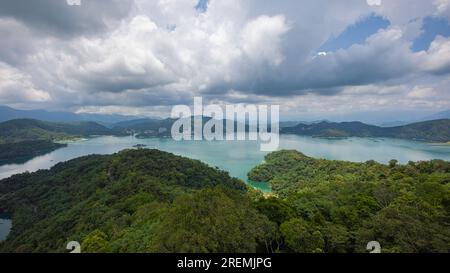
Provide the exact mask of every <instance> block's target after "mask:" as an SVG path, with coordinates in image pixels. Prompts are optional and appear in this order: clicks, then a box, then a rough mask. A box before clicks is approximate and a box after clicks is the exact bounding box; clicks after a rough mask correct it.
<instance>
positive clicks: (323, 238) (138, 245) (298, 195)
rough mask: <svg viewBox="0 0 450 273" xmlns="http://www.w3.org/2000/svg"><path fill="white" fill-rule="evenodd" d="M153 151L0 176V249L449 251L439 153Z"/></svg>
mask: <svg viewBox="0 0 450 273" xmlns="http://www.w3.org/2000/svg"><path fill="white" fill-rule="evenodd" d="M249 177H250V178H251V179H253V180H259V181H269V182H271V183H272V187H273V190H274V194H273V196H272V197H268V196H263V194H262V193H260V192H258V191H256V190H254V189H251V188H248V187H247V186H246V185H245V184H244V183H243V182H242V181H240V180H238V179H234V178H231V177H230V176H229V175H228V173H226V172H223V171H220V170H218V169H216V168H211V167H209V166H207V165H205V164H203V163H201V162H200V161H196V160H191V159H187V158H183V157H179V156H175V155H173V154H170V153H166V152H161V151H158V150H147V149H139V150H125V151H122V152H120V153H118V154H114V155H105V156H98V155H93V156H87V157H82V158H78V159H74V160H72V161H69V162H66V163H60V164H58V165H56V166H55V167H54V168H52V169H51V170H45V171H39V172H36V173H33V174H29V173H25V174H21V175H16V176H13V177H11V178H8V179H5V180H2V181H0V213H9V214H12V215H13V229H12V231H11V233H10V235H9V237H8V239H7V240H6V241H4V242H3V243H0V252H65V251H67V250H66V249H65V247H66V244H67V242H69V241H79V242H81V244H82V251H83V252H181V253H189V252H202V253H203V252H205V253H208V252H220V253H223V252H225V253H228V252H238V253H246V252H251V253H254V252H262V253H267V252H269V253H272V252H281V253H286V252H314V253H322V252H366V249H365V248H366V245H367V243H368V242H369V241H373V240H376V241H379V242H380V243H381V245H382V247H383V251H384V252H448V251H449V250H450V229H449V224H450V188H449V181H450V163H448V162H444V161H438V160H437V161H430V162H420V163H412V162H411V163H409V164H407V165H399V164H397V162H396V161H392V162H390V164H389V165H382V164H378V163H375V162H367V163H350V162H342V161H328V160H320V159H313V158H309V157H306V156H304V155H303V154H301V153H299V152H296V151H282V152H276V153H273V154H270V155H268V156H267V158H266V162H265V163H264V164H262V165H261V166H258V167H256V168H255V169H254V170H252V171H251V172H250V174H249Z"/></svg>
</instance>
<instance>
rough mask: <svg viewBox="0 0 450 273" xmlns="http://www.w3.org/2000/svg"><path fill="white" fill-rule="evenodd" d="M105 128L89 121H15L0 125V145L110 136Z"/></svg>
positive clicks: (108, 130) (109, 131)
mask: <svg viewBox="0 0 450 273" xmlns="http://www.w3.org/2000/svg"><path fill="white" fill-rule="evenodd" d="M110 134H112V131H111V130H110V129H108V128H107V127H105V126H103V125H100V124H98V123H95V122H91V121H80V122H70V123H56V122H48V121H40V120H34V119H16V120H10V121H6V122H3V123H0V143H17V142H23V141H36V140H47V141H53V140H60V139H64V138H70V137H74V136H90V135H110Z"/></svg>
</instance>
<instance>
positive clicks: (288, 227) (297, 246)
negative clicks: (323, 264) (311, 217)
mask: <svg viewBox="0 0 450 273" xmlns="http://www.w3.org/2000/svg"><path fill="white" fill-rule="evenodd" d="M280 230H281V234H282V235H283V236H284V240H285V242H286V245H287V246H288V247H289V249H290V250H291V251H293V252H297V253H311V252H314V253H321V252H323V249H324V245H325V242H324V239H323V237H322V233H321V232H320V231H318V230H313V229H311V228H310V227H309V226H308V224H307V223H306V222H305V221H303V220H301V219H298V218H294V219H291V220H289V221H287V222H285V223H283V224H282V225H281V227H280Z"/></svg>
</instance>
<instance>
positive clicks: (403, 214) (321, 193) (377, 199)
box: [249, 151, 450, 253]
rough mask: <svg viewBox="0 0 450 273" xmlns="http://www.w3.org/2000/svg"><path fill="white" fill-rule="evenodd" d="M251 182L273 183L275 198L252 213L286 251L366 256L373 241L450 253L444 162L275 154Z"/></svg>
mask: <svg viewBox="0 0 450 273" xmlns="http://www.w3.org/2000/svg"><path fill="white" fill-rule="evenodd" d="M249 178H250V179H252V180H254V181H268V182H270V183H271V185H272V188H273V191H274V193H275V194H276V195H277V196H278V198H273V199H262V200H260V201H259V204H258V203H257V204H258V205H257V207H259V208H260V211H261V212H263V213H264V214H265V215H267V216H268V217H269V219H271V220H272V221H275V222H277V223H278V224H279V227H280V229H279V232H280V236H281V237H282V238H284V239H283V240H281V241H282V242H284V244H285V247H288V248H289V249H290V250H291V251H299V252H304V251H306V252H315V251H316V252H363V251H364V248H365V243H367V242H369V241H373V240H376V241H379V242H380V243H381V245H382V248H383V251H384V252H414V253H416V252H449V251H450V163H449V162H445V161H441V160H434V161H429V162H418V163H414V162H410V163H408V164H406V165H400V164H398V163H397V161H395V160H392V161H391V162H390V163H389V165H383V164H379V163H376V162H374V161H369V162H366V163H351V162H344V161H331V160H323V159H314V158H310V157H307V156H305V155H303V154H301V153H300V152H297V151H280V152H275V153H272V154H270V155H268V156H267V157H266V160H265V163H264V164H262V165H260V166H258V167H256V168H254V169H253V170H252V171H251V172H250V173H249ZM289 230H290V231H289ZM294 231H295V232H294ZM277 246H278V245H277ZM277 249H278V248H277ZM281 249H283V247H282V248H281Z"/></svg>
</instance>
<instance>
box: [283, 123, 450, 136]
mask: <svg viewBox="0 0 450 273" xmlns="http://www.w3.org/2000/svg"><path fill="white" fill-rule="evenodd" d="M281 132H282V133H285V134H297V135H306V136H313V137H391V138H402V139H411V140H420V141H429V142H449V141H450V119H441V120H433V121H425V122H419V123H413V124H409V125H404V126H397V127H378V126H373V125H367V124H364V123H361V122H342V123H334V122H320V123H314V124H299V125H297V126H295V127H287V128H282V129H281Z"/></svg>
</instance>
